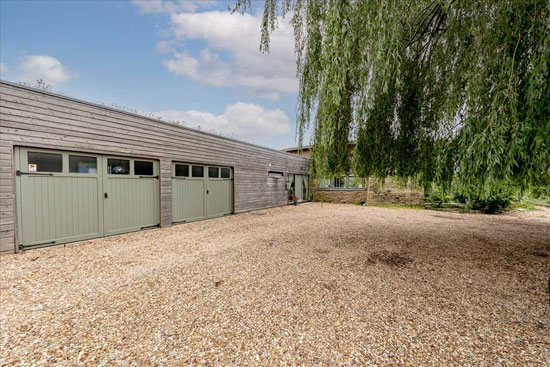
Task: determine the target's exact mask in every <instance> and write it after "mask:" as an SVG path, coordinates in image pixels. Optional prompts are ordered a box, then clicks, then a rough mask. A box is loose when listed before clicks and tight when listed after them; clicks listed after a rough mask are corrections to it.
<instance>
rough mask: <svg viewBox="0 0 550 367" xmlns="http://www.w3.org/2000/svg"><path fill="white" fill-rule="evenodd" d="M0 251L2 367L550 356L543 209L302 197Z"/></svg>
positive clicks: (548, 250) (535, 360)
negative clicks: (474, 210)
mask: <svg viewBox="0 0 550 367" xmlns="http://www.w3.org/2000/svg"><path fill="white" fill-rule="evenodd" d="M0 261H1V268H2V271H1V278H0V281H1V283H0V286H1V288H0V292H1V293H0V295H1V304H0V307H1V308H0V310H1V320H0V321H1V326H2V328H1V333H2V339H1V344H0V351H1V360H0V361H1V364H2V365H10V366H19V365H21V366H27V365H28V366H30V365H36V366H38V365H66V366H73V365H81V366H96V365H102V366H182V365H187V364H194V365H213V366H218V365H307V366H313V365H378V366H383V365H389V366H407V365H412V366H463V365H471V366H495V365H506V366H548V363H549V361H550V352H549V351H550V307H549V300H548V293H547V287H548V277H549V276H550V223H549V221H548V220H547V219H545V218H544V217H543V214H540V215H532V216H530V217H522V216H521V215H520V216H516V215H512V214H510V215H498V216H489V215H476V214H458V213H448V212H438V211H430V210H411V209H388V208H376V207H360V206H356V205H339V204H324V205H321V204H303V205H300V206H298V207H293V206H288V207H281V208H275V209H269V210H262V211H255V212H250V213H245V214H239V215H235V216H229V217H224V218H220V219H214V220H208V221H202V222H195V223H189V224H184V225H178V226H173V227H171V228H166V229H155V230H149V231H143V232H138V233H132V234H126V235H121V236H117V237H110V238H106V239H99V240H93V241H87V242H81V243H78V244H73V245H69V246H66V247H52V248H48V249H41V250H32V251H27V252H26V253H24V254H20V255H6V256H2V257H0Z"/></svg>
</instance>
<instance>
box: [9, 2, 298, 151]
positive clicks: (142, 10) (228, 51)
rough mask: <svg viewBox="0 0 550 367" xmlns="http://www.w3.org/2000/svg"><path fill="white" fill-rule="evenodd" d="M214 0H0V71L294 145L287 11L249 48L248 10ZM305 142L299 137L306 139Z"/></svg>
mask: <svg viewBox="0 0 550 367" xmlns="http://www.w3.org/2000/svg"><path fill="white" fill-rule="evenodd" d="M231 4H232V2H219V1H179V0H174V1H165V0H153V1H139V0H138V1H28V0H27V1H9V0H8V1H6V0H2V1H0V17H1V18H0V27H1V28H0V45H1V48H0V62H1V78H2V79H4V80H8V81H13V82H27V83H33V82H35V81H36V80H37V79H43V80H45V81H46V82H47V83H48V84H50V85H52V88H53V91H56V92H62V93H64V94H66V95H69V96H72V97H76V98H81V99H85V100H88V101H94V102H103V103H106V104H116V105H118V106H124V107H128V108H131V109H135V110H138V111H140V112H146V113H154V114H155V115H157V116H161V117H163V118H165V119H169V120H176V121H185V124H186V125H187V126H190V127H197V126H200V127H201V129H203V130H205V131H216V132H220V133H223V134H225V135H228V136H232V137H234V138H237V139H242V140H246V141H249V142H253V143H257V144H261V145H264V146H269V147H272V148H284V147H290V146H294V145H296V141H295V106H296V91H297V80H296V78H295V64H294V55H293V35H292V30H291V27H290V26H289V25H288V21H287V20H281V22H280V27H279V29H278V30H277V31H276V32H275V33H274V34H273V38H272V47H271V53H270V54H269V55H266V54H261V53H260V52H259V49H258V46H259V40H260V35H259V31H260V30H259V22H260V15H258V14H253V15H250V14H246V15H244V16H243V15H240V14H233V15H231V14H229V12H228V11H227V8H228V5H231ZM306 143H307V142H306Z"/></svg>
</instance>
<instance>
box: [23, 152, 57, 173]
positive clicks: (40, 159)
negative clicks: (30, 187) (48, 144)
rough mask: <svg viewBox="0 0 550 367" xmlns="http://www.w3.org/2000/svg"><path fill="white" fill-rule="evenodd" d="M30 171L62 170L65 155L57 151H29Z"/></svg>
mask: <svg viewBox="0 0 550 367" xmlns="http://www.w3.org/2000/svg"><path fill="white" fill-rule="evenodd" d="M27 157H28V158H27V160H28V170H29V172H62V171H63V156H62V155H61V154H57V153H45V152H28V154H27Z"/></svg>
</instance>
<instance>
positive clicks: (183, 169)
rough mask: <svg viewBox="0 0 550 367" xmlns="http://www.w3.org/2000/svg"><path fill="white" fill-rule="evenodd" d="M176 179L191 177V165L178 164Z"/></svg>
mask: <svg viewBox="0 0 550 367" xmlns="http://www.w3.org/2000/svg"><path fill="white" fill-rule="evenodd" d="M175 171H176V172H175V175H176V177H189V165H188V164H176V169H175Z"/></svg>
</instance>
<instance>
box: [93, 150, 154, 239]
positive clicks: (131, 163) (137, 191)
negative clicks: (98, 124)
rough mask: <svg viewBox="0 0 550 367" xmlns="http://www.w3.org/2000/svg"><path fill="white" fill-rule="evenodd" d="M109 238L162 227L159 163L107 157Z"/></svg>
mask: <svg viewBox="0 0 550 367" xmlns="http://www.w3.org/2000/svg"><path fill="white" fill-rule="evenodd" d="M103 162H104V164H103V167H105V174H104V175H103V192H104V194H103V203H104V208H105V220H104V223H105V224H104V225H105V235H106V236H107V235H114V234H119V233H125V232H132V231H138V230H140V229H145V228H149V227H155V226H158V225H159V223H160V222H159V217H160V204H159V179H158V178H159V163H158V162H157V161H152V160H146V159H134V158H123V157H103Z"/></svg>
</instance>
